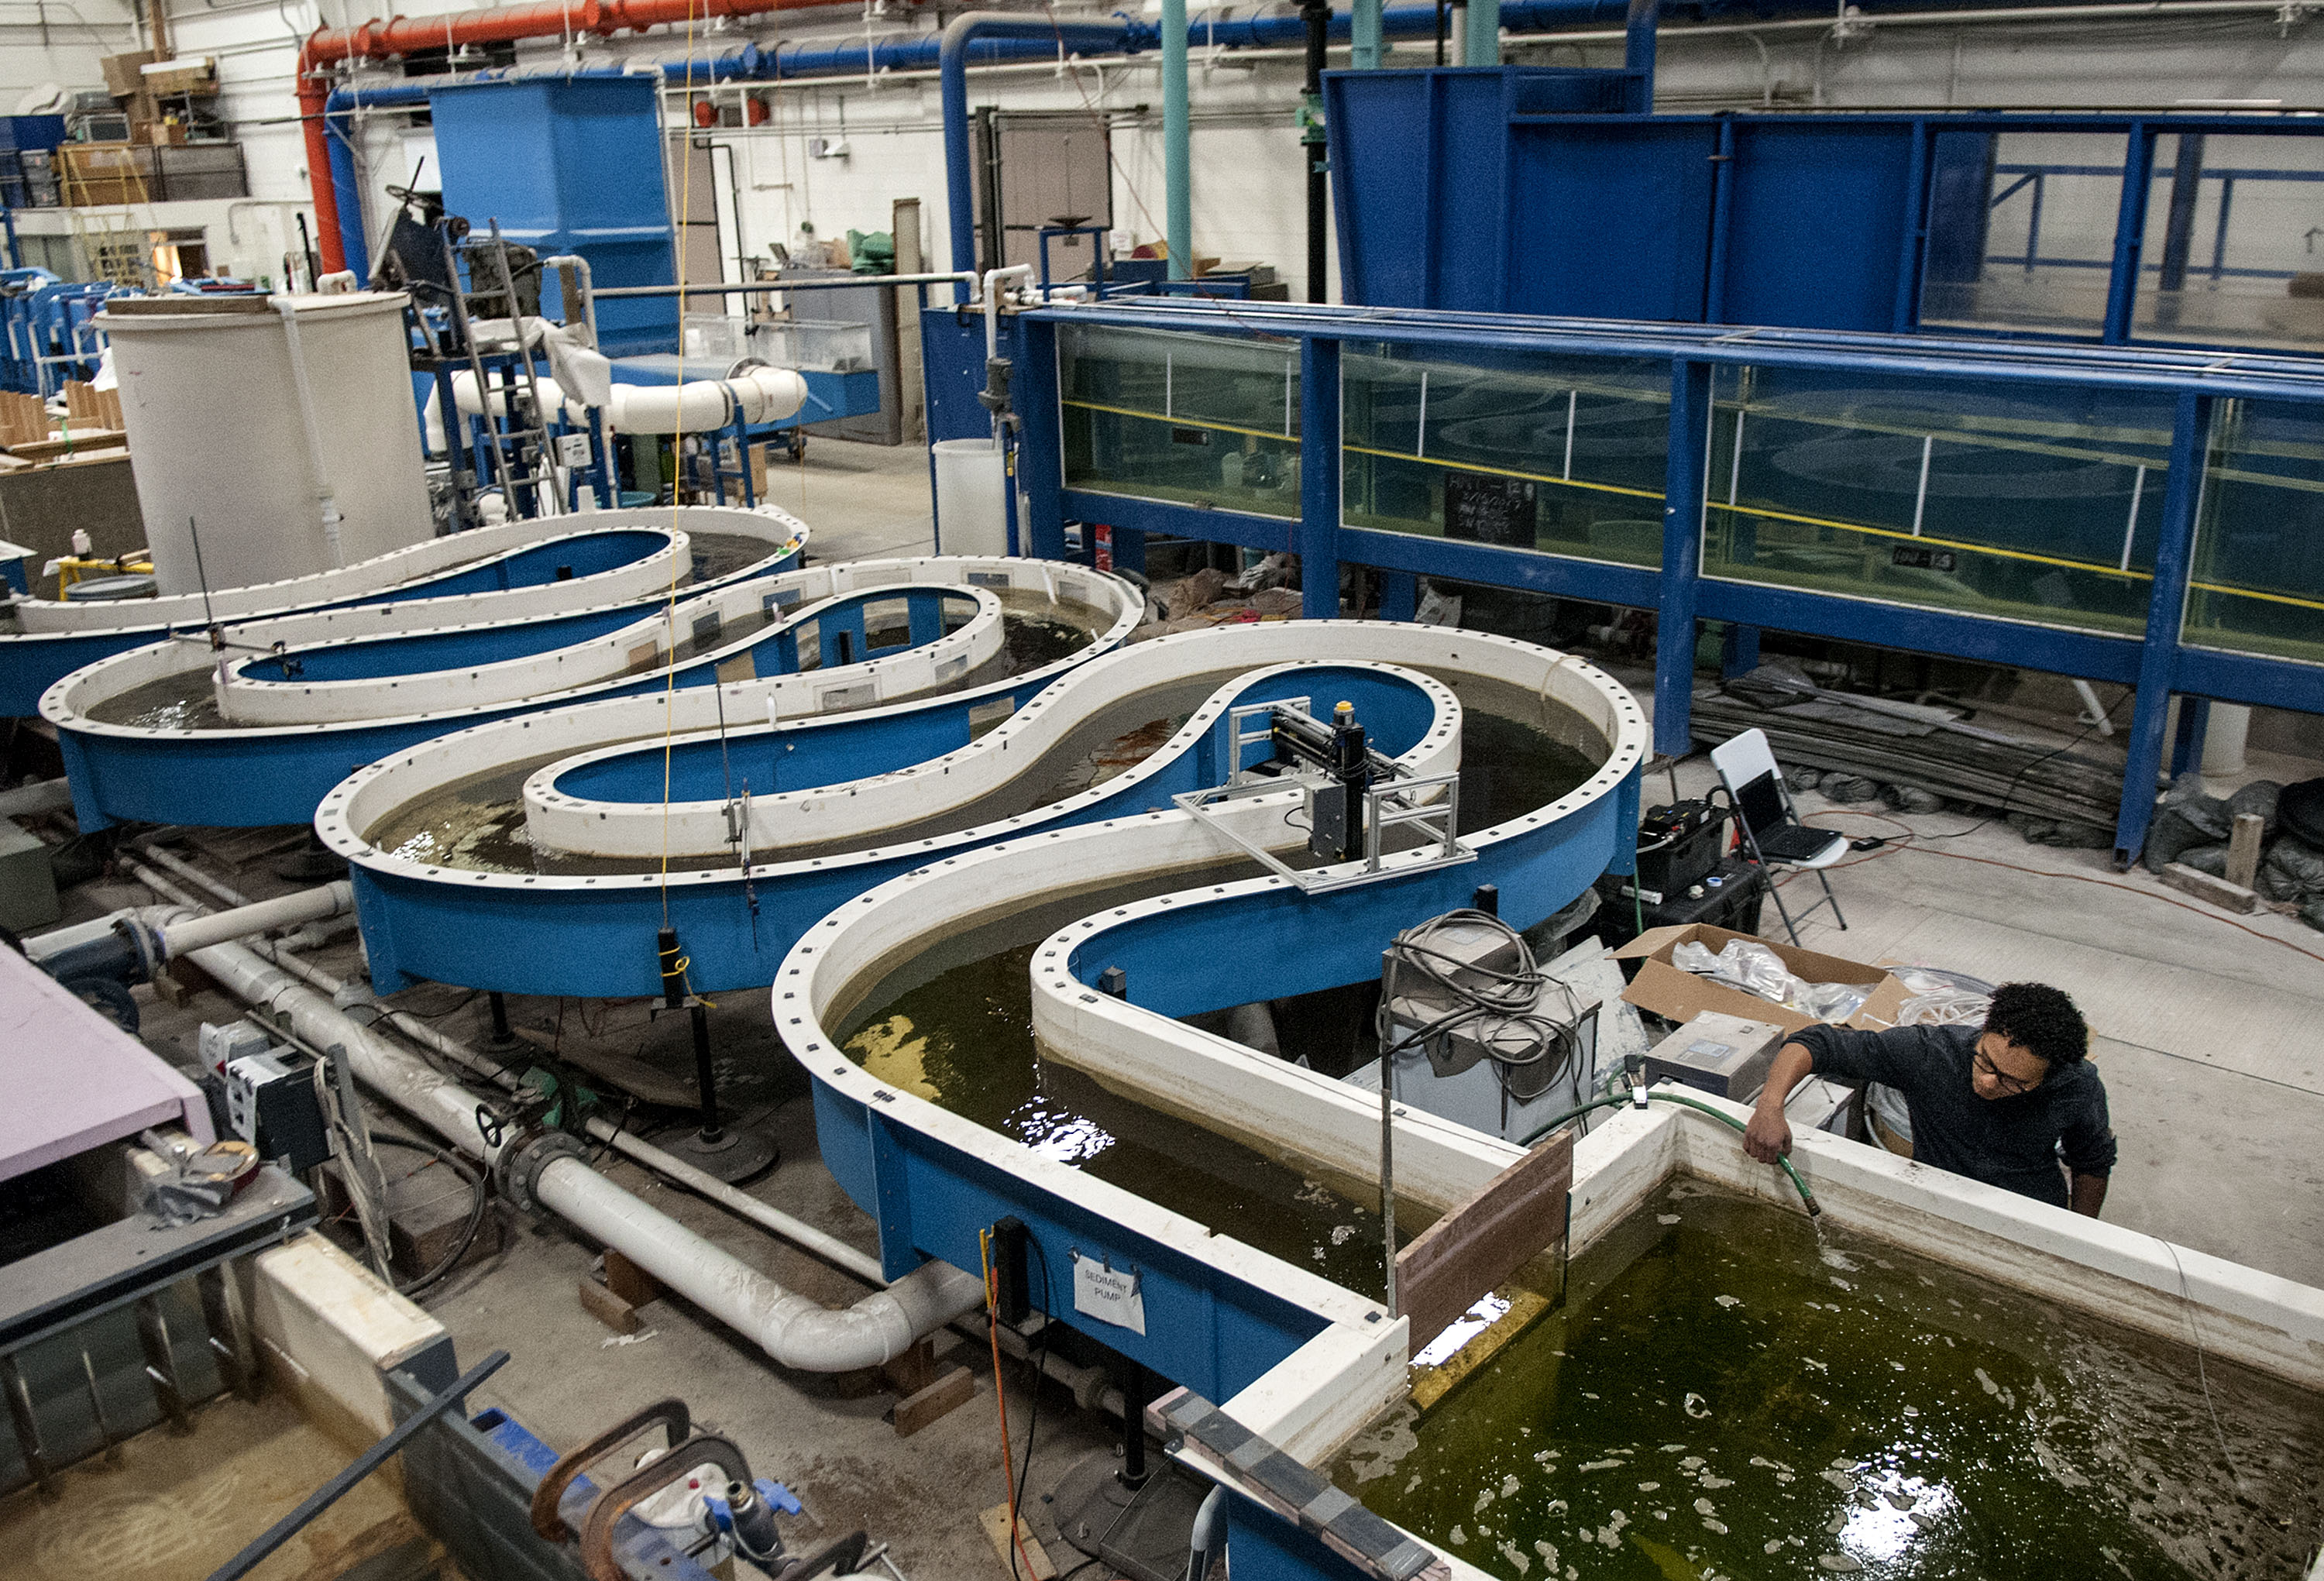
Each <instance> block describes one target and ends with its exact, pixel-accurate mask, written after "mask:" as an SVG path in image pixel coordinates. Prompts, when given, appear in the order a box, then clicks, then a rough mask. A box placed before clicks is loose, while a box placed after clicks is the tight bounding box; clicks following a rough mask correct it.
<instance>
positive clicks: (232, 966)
mask: <svg viewBox="0 0 2324 1581" xmlns="http://www.w3.org/2000/svg"><path fill="white" fill-rule="evenodd" d="M192 959H193V961H194V963H195V964H196V965H197V966H199V967H200V968H201V969H202V970H204V971H205V972H208V974H209V975H210V977H211V978H213V979H216V981H217V984H218V986H219V987H220V988H224V989H225V990H226V992H227V993H229V994H232V995H233V996H234V997H236V998H238V999H241V1000H243V1001H244V1003H246V1004H252V1005H263V1006H265V1007H268V1008H269V1009H270V1010H271V1011H272V1013H273V1014H274V1015H276V1016H284V1017H288V1019H289V1025H290V1030H291V1034H292V1035H294V1036H296V1037H297V1038H298V1039H299V1040H300V1042H302V1043H309V1044H310V1045H312V1046H314V1047H318V1048H329V1047H332V1046H334V1045H336V1046H337V1047H338V1048H340V1049H342V1050H344V1051H345V1052H346V1058H347V1061H348V1062H349V1064H350V1065H351V1066H352V1067H353V1069H354V1071H355V1075H356V1077H357V1078H358V1079H359V1080H362V1081H363V1082H364V1085H365V1086H368V1087H370V1088H372V1089H374V1090H375V1091H377V1092H379V1093H381V1094H383V1096H385V1097H386V1098H388V1099H390V1100H391V1101H392V1102H393V1103H394V1104H395V1105H396V1107H397V1108H401V1109H402V1110H404V1111H405V1112H406V1113H408V1114H410V1116H411V1117H413V1118H414V1119H417V1120H419V1121H420V1122H421V1123H422V1124H423V1125H426V1126H429V1128H430V1129H432V1130H434V1131H435V1132H437V1133H438V1135H441V1136H443V1137H444V1138H445V1139H446V1140H447V1141H448V1142H450V1143H451V1144H453V1145H454V1146H456V1147H458V1148H459V1149H460V1150H461V1151H462V1152H464V1153H466V1154H469V1155H470V1156H471V1157H474V1158H476V1159H478V1160H481V1161H483V1162H484V1163H493V1162H495V1161H496V1160H497V1158H498V1157H499V1154H500V1152H501V1148H496V1147H493V1146H491V1145H489V1144H487V1143H486V1142H485V1140H484V1135H483V1134H482V1133H481V1132H480V1131H479V1130H478V1129H477V1126H476V1108H477V1102H476V1098H475V1094H474V1093H472V1092H470V1091H469V1090H468V1089H466V1087H464V1086H462V1085H461V1084H460V1083H459V1082H457V1081H455V1080H452V1079H451V1078H450V1077H447V1076H446V1075H444V1074H442V1073H441V1072H439V1071H436V1070H435V1069H434V1068H433V1067H431V1066H429V1064H428V1063H427V1062H425V1061H423V1060H421V1059H420V1058H419V1057H417V1056H416V1055H413V1054H411V1053H409V1052H405V1051H404V1050H402V1049H400V1048H398V1047H396V1046H395V1045H394V1044H393V1043H390V1042H388V1041H387V1040H386V1039H385V1038H383V1037H382V1036H380V1035H379V1034H377V1033H375V1032H373V1031H372V1030H370V1029H369V1028H367V1027H365V1026H364V1025H361V1024H360V1023H357V1022H355V1021H354V1020H352V1019H350V1018H349V1017H348V1016H346V1015H344V1014H342V1013H341V1012H340V1010H339V1009H338V1007H336V1006H334V1005H333V1004H332V1003H331V1002H330V1000H329V999H328V998H327V997H324V996H323V995H322V994H321V993H319V992H318V991H317V990H316V989H314V988H309V987H308V986H307V985H306V984H305V983H302V982H300V981H299V980H298V979H297V978H295V977H293V976H292V975H291V973H290V972H287V971H285V970H282V969H281V967H279V966H276V965H273V964H272V963H270V962H268V961H264V960H262V959H261V958H260V957H259V956H258V954H257V953H256V952H255V951H251V950H249V949H247V948H245V947H244V946H243V945H240V944H234V943H224V944H213V945H209V946H208V947H206V948H203V949H200V950H198V951H194V953H193V956H192ZM506 1145H507V1144H506V1143H503V1147H504V1146H506ZM532 1190H533V1194H534V1196H535V1197H536V1198H537V1199H538V1200H539V1202H540V1203H541V1205H542V1206H543V1207H546V1208H549V1209H554V1210H555V1211H556V1212H557V1213H558V1214H559V1215H560V1216H561V1217H563V1218H565V1219H567V1221H568V1222H570V1223H571V1224H572V1225H573V1226H574V1227H575V1228H576V1229H578V1230H580V1231H582V1232H583V1233H584V1234H585V1235H587V1236H591V1237H592V1238H594V1239H595V1240H596V1241H597V1242H599V1243H600V1244H601V1245H608V1246H611V1247H613V1249H614V1250H616V1251H618V1252H620V1253H621V1254H622V1255H623V1256H625V1257H627V1258H629V1259H630V1260H631V1261H632V1262H633V1263H635V1264H637V1265H638V1266H639V1267H641V1268H643V1269H644V1270H645V1271H646V1272H647V1273H650V1274H652V1275H653V1276H654V1277H655V1278H656V1279H659V1281H661V1282H662V1283H664V1284H665V1285H667V1286H669V1288H670V1289H671V1290H674V1291H677V1292H678V1294H680V1295H682V1296H684V1297H686V1299H687V1300H688V1301H692V1302H693V1303H694V1304H695V1305H696V1306H697V1307H700V1308H701V1309H702V1310H705V1311H706V1312H708V1313H710V1314H711V1315H712V1316H713V1317H715V1318H716V1319H719V1321H721V1322H723V1323H724V1324H726V1325H727V1326H728V1327H730V1328H734V1329H736V1330H738V1331H740V1332H741V1333H742V1334H743V1335H745V1336H747V1337H749V1338H750V1339H751V1340H752V1342H753V1343H754V1344H756V1345H757V1346H758V1347H760V1348H761V1350H764V1351H765V1352H766V1353H767V1355H768V1356H770V1357H772V1358H773V1359H774V1360H775V1361H777V1362H779V1363H780V1364H781V1365H784V1366H788V1367H796V1368H798V1369H799V1370H800V1371H802V1372H814V1373H846V1372H854V1371H857V1370H858V1369H861V1368H863V1367H871V1366H877V1365H880V1364H881V1362H884V1361H890V1360H892V1359H893V1358H895V1357H896V1356H900V1355H902V1354H903V1353H904V1352H905V1351H906V1350H908V1349H909V1348H910V1347H912V1346H913V1345H914V1344H916V1343H917V1342H918V1340H920V1339H921V1338H923V1337H926V1336H927V1335H929V1334H932V1333H934V1332H935V1331H936V1329H938V1328H942V1327H944V1326H945V1324H946V1323H949V1322H951V1321H952V1320H953V1319H954V1318H957V1317H960V1316H961V1315H963V1314H964V1313H966V1312H969V1311H973V1310H975V1309H976V1308H978V1307H980V1306H982V1305H983V1303H984V1286H983V1282H982V1281H981V1280H979V1279H978V1278H977V1277H976V1275H974V1274H973V1273H964V1272H962V1271H961V1270H960V1269H957V1268H954V1267H953V1266H952V1265H951V1264H948V1263H927V1264H922V1265H921V1266H919V1267H918V1268H916V1269H914V1270H913V1271H912V1272H911V1273H908V1274H906V1275H905V1276H904V1277H903V1278H901V1279H899V1280H898V1281H896V1282H894V1283H893V1284H891V1285H890V1286H889V1287H888V1288H887V1289H886V1290H883V1291H874V1292H873V1293H872V1294H871V1295H868V1296H866V1297H864V1298H863V1299H862V1301H857V1302H856V1303H855V1304H854V1305H853V1306H852V1307H848V1308H845V1309H844V1310H838V1311H834V1310H831V1309H830V1308H827V1307H825V1306H823V1305H822V1304H820V1303H819V1302H816V1301H811V1300H809V1299H808V1298H807V1297H806V1296H803V1295H800V1294H798V1292H796V1291H791V1290H789V1289H787V1288H786V1287H785V1286H784V1285H782V1284H781V1283H780V1282H778V1281H776V1280H774V1279H771V1278H769V1277H768V1276H767V1275H766V1274H763V1273H760V1272H759V1271H758V1270H756V1269H754V1268H752V1267H751V1266H750V1265H748V1264H745V1263H743V1262H742V1261H741V1260H740V1259H739V1258H736V1257H735V1256H733V1255H732V1254H731V1253H728V1252H725V1251H724V1250H722V1249H720V1248H719V1247H717V1246H715V1245H712V1244H711V1243H710V1242H708V1241H706V1240H705V1239H704V1238H703V1237H702V1236H698V1235H696V1234H695V1233H694V1232H693V1231H692V1230H690V1229H687V1227H685V1226H684V1225H682V1224H679V1223H678V1221H677V1220H676V1219H674V1218H670V1217H669V1215H668V1214H666V1213H663V1212H660V1211H659V1209H653V1208H650V1207H648V1206H647V1205H646V1204H645V1203H643V1202H641V1201H639V1200H637V1199H636V1198H635V1197H633V1196H632V1195H631V1194H630V1193H629V1192H628V1191H625V1190H622V1188H621V1187H620V1186H617V1185H615V1184H614V1183H613V1181H609V1180H607V1179H605V1177H604V1176H603V1175H601V1174H599V1173H598V1172H596V1171H595V1170H594V1169H591V1168H590V1167H589V1166H588V1164H587V1163H586V1162H585V1161H583V1160H581V1159H578V1158H571V1157H566V1158H557V1159H552V1160H551V1161H550V1162H549V1163H548V1164H547V1165H545V1166H544V1167H543V1168H542V1169H541V1171H540V1173H539V1177H538V1178H537V1179H536V1180H535V1181H534V1182H533V1185H532Z"/></svg>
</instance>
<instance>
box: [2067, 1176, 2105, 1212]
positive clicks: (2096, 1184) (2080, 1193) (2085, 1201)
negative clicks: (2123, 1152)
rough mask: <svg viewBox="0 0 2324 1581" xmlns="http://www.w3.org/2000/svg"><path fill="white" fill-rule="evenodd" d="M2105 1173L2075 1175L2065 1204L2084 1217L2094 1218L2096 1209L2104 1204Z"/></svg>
mask: <svg viewBox="0 0 2324 1581" xmlns="http://www.w3.org/2000/svg"><path fill="white" fill-rule="evenodd" d="M2107 1179H2108V1177H2107V1176H2105V1175H2076V1176H2074V1177H2073V1186H2072V1189H2071V1190H2070V1193H2069V1197H2068V1201H2067V1204H2066V1205H2067V1206H2068V1207H2070V1208H2071V1209H2073V1210H2074V1211H2075V1212H2077V1213H2079V1214H2080V1215H2082V1216H2083V1217H2084V1218H2097V1217H2098V1209H2101V1208H2103V1207H2105V1206H2106V1194H2107Z"/></svg>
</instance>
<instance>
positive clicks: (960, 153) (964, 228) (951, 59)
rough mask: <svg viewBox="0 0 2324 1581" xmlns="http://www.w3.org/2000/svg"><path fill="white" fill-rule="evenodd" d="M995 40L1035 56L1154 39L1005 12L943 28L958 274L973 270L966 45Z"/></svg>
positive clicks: (1137, 26)
mask: <svg viewBox="0 0 2324 1581" xmlns="http://www.w3.org/2000/svg"><path fill="white" fill-rule="evenodd" d="M1000 40H1013V41H1020V42H1021V41H1033V42H1034V43H1035V44H1036V45H1037V50H1036V53H1039V54H1047V53H1049V52H1050V51H1066V50H1071V51H1074V52H1075V53H1076V54H1085V53H1087V52H1089V51H1092V50H1096V51H1102V52H1103V53H1106V54H1113V53H1115V52H1117V51H1119V52H1120V53H1124V54H1128V53H1130V52H1132V51H1136V50H1139V49H1140V48H1142V47H1145V46H1147V45H1149V44H1152V43H1155V42H1157V41H1158V40H1157V38H1156V36H1155V30H1154V29H1152V28H1150V27H1148V26H1146V25H1145V24H1144V23H1133V22H1131V21H1130V20H1129V19H1128V18H1126V17H1125V18H1121V19H1119V20H1110V21H1106V22H1065V21H1052V20H1050V19H1049V18H1048V17H1047V16H1028V15H1024V14H1018V13H1010V12H1001V11H972V12H970V13H968V14H966V15H964V16H955V17H954V18H953V19H952V21H951V22H949V23H946V24H945V30H944V38H943V42H942V44H941V45H940V46H939V49H938V60H937V65H938V69H939V70H940V72H941V74H942V76H941V80H942V84H943V90H944V91H943V104H944V136H945V187H946V188H947V189H948V190H947V198H948V206H947V213H948V216H949V218H950V224H951V230H952V266H953V269H954V271H956V272H958V273H963V274H965V273H967V272H968V271H971V270H973V269H974V268H975V267H976V210H975V206H974V204H973V202H972V201H971V199H970V190H971V187H970V181H969V173H968V172H969V154H968V51H969V47H970V46H971V45H972V44H977V43H982V42H987V41H1000ZM993 243H994V245H993V253H994V254H995V256H998V255H999V253H1000V250H1001V249H1000V238H999V237H997V236H996V237H994V238H993ZM953 290H954V299H955V300H957V301H966V300H967V299H968V288H967V286H966V285H959V286H955V287H954V288H953Z"/></svg>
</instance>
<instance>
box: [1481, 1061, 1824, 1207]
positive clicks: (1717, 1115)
mask: <svg viewBox="0 0 2324 1581" xmlns="http://www.w3.org/2000/svg"><path fill="white" fill-rule="evenodd" d="M1646 1097H1647V1098H1650V1099H1652V1100H1653V1101H1655V1102H1656V1103H1674V1104H1679V1105H1682V1106H1683V1107H1684V1108H1691V1109H1693V1110H1695V1111H1697V1112H1698V1113H1701V1114H1706V1115H1709V1116H1710V1117H1711V1118H1712V1119H1714V1120H1717V1121H1718V1122H1719V1123H1720V1125H1722V1126H1726V1127H1727V1128H1728V1129H1729V1130H1730V1131H1733V1132H1735V1133H1737V1134H1738V1135H1740V1134H1741V1133H1742V1131H1743V1129H1744V1126H1743V1122H1742V1121H1740V1120H1738V1119H1737V1118H1736V1117H1734V1116H1732V1115H1730V1114H1728V1113H1726V1112H1724V1111H1723V1110H1720V1109H1715V1108H1711V1106H1710V1105H1709V1104H1707V1103H1704V1102H1703V1101H1701V1099H1700V1098H1687V1097H1684V1096H1683V1095H1681V1094H1679V1093H1675V1092H1654V1091H1649V1092H1648V1093H1647V1094H1646ZM1630 1101H1631V1098H1630V1095H1629V1094H1628V1093H1616V1094H1615V1095H1614V1096H1612V1097H1610V1098H1592V1099H1591V1101H1590V1102H1588V1103H1585V1104H1583V1105H1582V1107H1581V1108H1572V1109H1568V1110H1566V1111H1565V1112H1564V1113H1563V1114H1562V1115H1560V1116H1558V1117H1556V1118H1555V1119H1553V1120H1547V1121H1545V1122H1543V1123H1542V1124H1541V1125H1538V1126H1535V1127H1534V1128H1533V1129H1532V1130H1531V1131H1529V1132H1527V1133H1526V1135H1525V1136H1524V1137H1523V1138H1522V1139H1521V1140H1520V1141H1519V1143H1518V1145H1519V1146H1523V1147H1530V1146H1532V1145H1533V1144H1534V1143H1535V1142H1537V1141H1539V1140H1540V1139H1541V1138H1542V1137H1544V1136H1546V1135H1549V1134H1550V1133H1551V1132H1552V1131H1554V1130H1556V1129H1557V1128H1558V1127H1559V1126H1563V1124H1565V1122H1566V1121H1568V1120H1576V1119H1580V1118H1581V1117H1582V1116H1583V1115H1586V1114H1588V1113H1589V1112H1590V1111H1591V1109H1603V1108H1618V1107H1620V1106H1621V1105H1624V1104H1627V1103H1629V1102H1630ZM1775 1162H1776V1163H1779V1164H1781V1165H1783V1167H1784V1173H1785V1174H1787V1175H1789V1176H1791V1177H1792V1184H1793V1185H1794V1186H1796V1187H1798V1188H1799V1192H1800V1200H1801V1201H1802V1202H1803V1203H1805V1204H1806V1205H1807V1210H1808V1217H1809V1218H1821V1217H1822V1216H1823V1205H1822V1204H1821V1203H1820V1202H1818V1201H1817V1200H1815V1193H1814V1192H1813V1191H1811V1190H1808V1183H1807V1182H1806V1181H1803V1180H1802V1179H1800V1172H1799V1171H1797V1170H1795V1169H1794V1168H1793V1167H1792V1161H1791V1160H1790V1159H1789V1158H1784V1157H1779V1158H1777V1159H1776V1160H1775Z"/></svg>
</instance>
